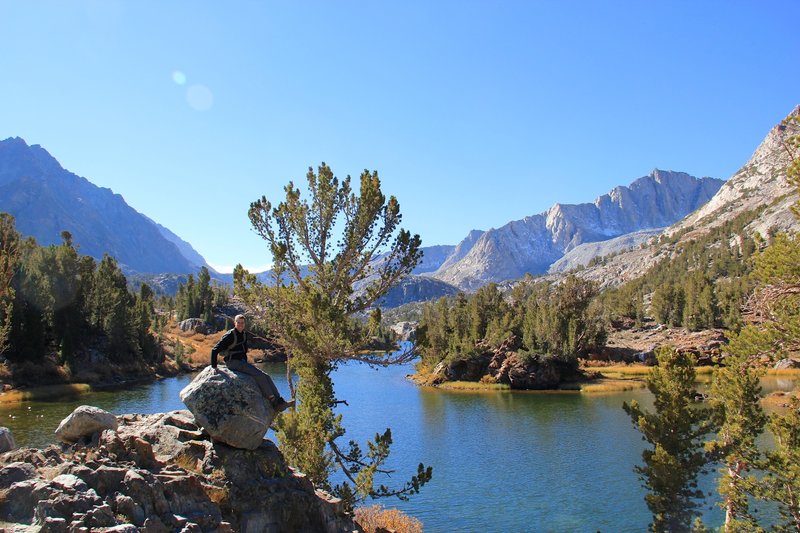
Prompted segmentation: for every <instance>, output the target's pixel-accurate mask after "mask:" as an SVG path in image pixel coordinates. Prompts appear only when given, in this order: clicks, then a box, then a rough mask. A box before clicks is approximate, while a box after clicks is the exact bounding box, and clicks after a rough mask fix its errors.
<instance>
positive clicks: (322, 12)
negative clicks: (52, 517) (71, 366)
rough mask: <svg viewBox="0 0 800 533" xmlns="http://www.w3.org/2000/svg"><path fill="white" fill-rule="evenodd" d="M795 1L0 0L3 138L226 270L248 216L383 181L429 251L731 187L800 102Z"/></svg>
mask: <svg viewBox="0 0 800 533" xmlns="http://www.w3.org/2000/svg"><path fill="white" fill-rule="evenodd" d="M798 20H800V2H798V1H797V0H783V1H778V0H772V1H770V0H762V1H752V0H746V1H744V0H719V1H697V0H692V1H661V2H643V1H638V0H636V1H634V0H630V1H613V0H604V1H600V0H596V1H589V0H585V1H578V0H571V1H570V0H564V1H556V0H552V1H534V0H529V1H503V0H497V1H488V0H487V1H470V0H457V1H434V0H403V1H391V2H390V1H375V0H371V1H366V0H365V1H346V0H342V1H337V2H332V1H328V0H326V1H315V2H306V1H289V0H286V1H281V2H273V1H252V2H244V1H231V2H212V1H197V0H192V1H188V0H169V1H161V2H157V1H155V0H136V1H117V0H93V1H79V0H71V1H69V2H64V1H63V0H55V1H49V2H48V1H39V0H0V39H1V40H2V49H1V50H0V138H6V137H12V136H19V137H22V138H24V139H25V140H26V141H27V142H28V143H29V144H40V145H42V146H43V147H44V148H46V149H47V150H48V151H49V152H50V153H51V154H53V156H54V157H56V158H57V159H58V160H59V161H60V162H61V164H62V165H63V166H64V167H65V168H67V169H68V170H71V171H72V172H74V173H76V174H78V175H81V176H84V177H86V178H88V179H89V180H90V181H92V182H93V183H95V184H96V185H99V186H102V187H109V188H111V189H112V190H114V192H117V193H120V194H122V195H123V196H124V198H125V200H126V201H127V202H128V203H129V204H130V205H131V206H132V207H134V208H135V209H137V210H138V211H140V212H142V213H144V214H146V215H147V216H149V217H151V218H152V219H154V220H156V221H157V222H159V223H161V224H163V225H164V226H166V227H168V228H170V229H171V230H172V231H174V232H175V233H177V234H178V235H180V236H181V237H182V238H184V239H185V240H187V241H189V242H190V243H191V244H192V245H193V246H194V247H195V248H196V249H197V250H198V251H199V252H200V253H201V254H202V255H203V256H204V257H205V258H206V259H207V261H208V262H209V263H210V264H211V265H213V266H215V267H218V268H222V269H223V270H226V267H228V269H229V268H230V267H232V265H235V264H236V263H239V262H241V263H242V264H244V265H245V266H247V267H249V268H251V269H255V270H260V269H261V268H262V267H264V266H265V265H267V264H268V263H269V262H270V256H269V253H268V250H267V247H266V246H265V244H264V242H263V241H262V240H261V239H260V238H259V237H258V236H257V235H255V233H253V231H252V230H251V229H250V223H249V221H248V219H247V208H248V206H249V204H250V202H252V201H254V200H256V199H257V198H259V197H261V196H262V195H266V196H267V197H268V198H269V199H271V200H273V203H277V200H280V197H281V194H282V188H283V185H285V184H286V183H287V182H288V181H289V180H294V181H295V183H302V182H304V181H305V172H306V170H307V168H308V167H309V166H310V165H313V166H315V167H316V165H318V164H319V163H320V162H321V161H325V162H326V163H328V164H329V165H330V166H331V167H332V168H333V170H334V172H335V173H336V174H337V175H339V176H341V177H343V176H345V175H347V174H350V175H352V176H353V177H354V178H357V176H358V175H359V174H360V172H361V171H362V170H363V169H365V168H366V169H370V170H378V172H379V174H380V176H381V180H382V183H383V188H384V191H385V192H386V193H387V194H393V195H395V196H397V198H398V200H399V201H400V205H401V210H402V212H403V214H404V222H403V225H404V227H406V228H407V229H409V230H411V231H412V232H414V233H419V234H420V235H421V237H422V240H423V244H424V245H434V244H457V243H458V242H459V241H460V240H461V239H462V238H463V237H465V236H466V234H467V233H468V232H469V230H471V229H473V228H474V229H489V228H492V227H499V226H501V225H503V224H505V223H506V222H509V221H511V220H515V219H519V218H522V217H524V216H527V215H532V214H536V213H540V212H542V211H544V210H546V209H547V208H548V207H549V206H550V205H552V204H553V203H555V202H562V203H579V202H587V201H592V200H593V199H594V198H595V197H597V196H599V195H601V194H604V193H605V192H607V191H608V190H610V189H611V188H612V187H614V186H616V185H622V184H628V183H630V182H631V181H633V180H634V179H636V178H638V177H641V176H644V175H646V174H648V173H650V171H651V170H652V169H653V168H661V169H666V170H676V171H684V172H688V173H690V174H693V175H695V176H713V177H720V178H728V177H730V175H731V174H733V173H734V172H735V171H736V170H737V169H738V168H739V167H740V166H741V165H742V164H743V163H744V162H745V161H746V160H747V159H748V158H749V156H750V155H751V153H752V152H753V150H755V148H756V146H757V145H758V144H759V143H760V142H761V140H762V139H763V138H764V136H765V135H766V134H767V133H768V131H769V130H770V128H771V127H772V126H774V125H775V124H776V123H777V122H779V121H780V120H781V119H782V118H783V117H784V116H785V115H787V114H788V113H789V112H790V111H791V110H792V108H793V107H794V106H795V105H797V104H799V103H800V68H798V64H800V53H799V52H800V31H798V29H797V21H798Z"/></svg>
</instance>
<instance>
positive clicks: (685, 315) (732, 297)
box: [600, 206, 766, 331]
mask: <svg viewBox="0 0 800 533" xmlns="http://www.w3.org/2000/svg"><path fill="white" fill-rule="evenodd" d="M765 207H766V206H763V207H761V208H759V209H757V210H755V211H750V212H746V213H742V214H741V215H739V216H737V217H735V218H734V219H732V220H730V221H727V222H725V223H724V224H721V225H720V226H718V227H715V228H712V229H711V230H710V231H708V232H707V233H706V234H705V235H702V236H699V237H697V238H694V239H691V240H686V241H683V242H680V244H678V239H679V237H680V236H681V235H680V234H675V235H673V236H672V237H670V238H662V239H661V245H667V244H670V245H672V246H673V247H674V249H673V250H672V253H671V254H669V255H668V256H666V257H665V258H664V259H662V260H661V261H659V262H658V263H656V264H655V265H653V267H651V268H650V269H649V270H648V271H647V273H645V275H644V276H642V277H640V278H637V279H635V280H632V281H630V282H628V283H625V284H624V285H622V286H621V287H617V288H614V289H609V290H606V291H605V292H604V293H603V294H602V295H601V297H600V303H601V305H602V308H603V313H604V315H605V316H606V317H608V318H609V319H611V320H616V319H619V318H621V317H627V318H632V319H635V320H637V321H638V322H641V320H642V319H643V318H644V312H645V309H644V297H645V295H647V294H652V299H651V303H650V309H649V311H650V315H651V316H652V317H653V318H655V319H656V321H658V322H660V323H662V324H668V325H671V326H685V327H687V328H688V329H690V330H699V329H705V328H711V327H716V326H719V325H722V326H725V327H727V328H729V329H731V330H734V331H738V329H739V328H740V327H741V326H742V324H743V322H742V318H741V306H742V304H743V303H744V300H745V297H746V295H747V294H748V293H749V291H750V290H751V289H752V283H753V282H752V281H751V280H750V279H749V276H748V274H749V273H750V271H751V269H752V266H753V263H752V260H751V258H752V256H753V254H754V252H755V250H756V248H757V246H756V243H755V240H754V239H753V238H752V237H750V236H748V235H747V233H746V231H745V228H746V226H747V225H748V224H749V223H750V222H752V221H753V220H755V219H756V218H757V217H758V216H759V214H760V213H761V211H762V210H763V209H764V208H765Z"/></svg>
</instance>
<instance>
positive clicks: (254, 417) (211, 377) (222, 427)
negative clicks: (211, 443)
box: [180, 365, 275, 450]
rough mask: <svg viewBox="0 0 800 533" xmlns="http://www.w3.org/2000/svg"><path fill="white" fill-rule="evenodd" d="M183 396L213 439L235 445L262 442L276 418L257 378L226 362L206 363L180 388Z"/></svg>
mask: <svg viewBox="0 0 800 533" xmlns="http://www.w3.org/2000/svg"><path fill="white" fill-rule="evenodd" d="M180 398H181V401H182V402H183V403H184V404H186V407H187V408H188V409H189V411H191V413H192V415H194V417H195V419H196V420H197V423H198V424H199V425H200V426H201V427H202V428H203V429H204V430H205V431H206V432H208V434H209V435H210V436H211V438H212V439H214V440H216V441H219V442H224V443H225V444H228V445H229V446H233V447H235V448H244V449H247V450H255V449H256V448H258V447H259V446H261V441H262V440H263V439H264V434H265V433H266V432H267V429H269V425H270V424H271V423H272V419H273V418H275V411H274V410H273V409H272V406H271V405H269V403H268V402H266V401H265V400H264V397H263V396H262V395H261V391H260V390H259V388H258V385H257V384H256V381H255V379H253V378H252V377H250V376H247V375H244V374H240V373H237V372H234V371H232V370H230V369H228V368H226V367H225V366H223V365H220V366H218V367H217V368H216V369H213V368H211V367H210V366H209V367H206V368H205V370H203V371H202V372H200V374H198V375H197V377H195V378H194V380H193V381H192V382H191V383H190V384H188V385H187V386H186V387H185V388H184V389H183V390H182V391H181V392H180Z"/></svg>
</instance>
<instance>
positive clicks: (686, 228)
mask: <svg viewBox="0 0 800 533" xmlns="http://www.w3.org/2000/svg"><path fill="white" fill-rule="evenodd" d="M789 116H800V106H797V107H795V108H794V110H793V111H792V112H791V113H790V114H789ZM798 134H800V125H798V124H797V122H790V123H788V124H785V123H783V122H782V123H781V124H778V125H776V126H775V127H773V128H772V129H771V130H770V132H769V133H768V134H767V136H766V137H765V138H764V140H763V141H762V143H761V144H760V145H759V146H758V148H756V150H755V152H753V155H752V156H751V157H750V159H749V160H748V161H747V162H746V163H745V164H744V166H742V168H741V169H739V170H738V171H737V172H736V173H735V174H734V175H733V176H731V178H730V179H729V180H727V181H726V182H725V184H724V185H723V186H722V187H720V188H719V190H718V191H717V192H716V194H714V196H713V197H712V198H711V200H710V201H708V202H707V203H706V204H705V205H703V206H702V207H701V208H700V209H698V210H697V211H694V212H693V213H691V214H690V215H689V216H687V217H685V218H684V219H682V220H680V221H678V222H677V223H675V224H673V225H671V226H670V227H668V228H667V229H665V230H664V233H665V234H666V235H675V234H679V233H680V234H682V235H683V236H682V237H681V240H690V239H694V238H696V237H697V236H698V235H700V234H703V233H705V232H708V231H710V230H711V229H712V228H714V227H716V226H719V225H721V224H723V223H725V222H726V221H728V220H732V219H733V218H735V217H737V216H739V215H741V214H743V213H746V212H751V211H754V210H756V209H760V208H764V209H763V211H761V212H760V213H759V215H758V217H757V218H756V219H755V220H754V221H753V222H752V223H750V224H749V225H748V226H747V227H746V228H745V231H746V232H748V233H749V234H751V235H752V234H755V233H756V232H758V233H760V234H761V235H766V234H767V232H772V231H782V232H786V231H790V232H791V231H797V230H798V221H797V220H796V219H795V218H794V216H793V215H792V212H791V210H790V206H791V205H792V204H793V203H794V202H795V201H797V199H798V196H797V191H796V190H795V188H794V187H793V186H792V185H791V184H790V183H789V182H788V179H787V176H786V169H787V166H788V164H789V163H790V161H791V157H790V155H789V153H788V152H787V150H786V147H785V144H784V143H785V141H786V139H787V138H788V137H790V136H793V135H798ZM671 246H672V245H671V244H669V243H665V244H664V245H661V246H651V247H646V248H638V247H637V248H635V249H631V250H630V251H628V252H625V253H621V254H619V255H616V256H615V257H613V258H612V259H611V260H610V261H607V262H605V264H602V265H597V266H593V267H590V268H587V269H585V270H583V271H581V272H580V275H581V277H584V278H587V279H591V280H595V281H597V282H598V283H600V284H601V286H608V285H616V284H620V283H623V282H625V281H629V280H631V279H634V278H636V277H639V276H641V275H643V274H644V273H645V272H647V270H648V269H649V268H650V267H651V266H652V265H654V264H655V263H656V262H657V261H659V260H660V259H662V258H664V257H668V256H669V254H670V253H671V252H670V247H671Z"/></svg>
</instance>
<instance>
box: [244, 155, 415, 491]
mask: <svg viewBox="0 0 800 533" xmlns="http://www.w3.org/2000/svg"><path fill="white" fill-rule="evenodd" d="M307 182H308V192H309V200H305V199H303V198H301V193H300V190H299V189H296V188H295V186H294V184H293V183H291V182H290V183H289V184H288V185H287V186H286V187H285V192H286V197H285V200H284V201H282V202H281V203H280V204H279V205H278V206H277V207H275V208H273V206H272V204H271V203H270V202H269V201H268V200H267V199H266V198H265V197H262V198H261V199H260V200H257V201H256V202H253V203H252V204H251V206H250V210H249V213H248V215H249V217H250V221H251V222H252V224H253V228H254V229H255V231H256V232H257V233H258V234H259V235H261V237H262V238H264V239H265V240H266V241H267V243H268V245H269V247H270V250H271V252H272V255H273V259H274V263H273V265H274V267H273V272H274V275H275V279H274V281H275V283H274V286H266V285H264V284H261V283H259V282H257V281H256V279H255V276H253V275H252V274H249V273H248V272H246V271H245V270H244V269H242V268H241V267H240V266H237V268H236V270H235V271H234V286H235V291H236V294H240V295H242V296H243V297H244V298H245V299H246V301H248V303H250V304H251V306H252V308H254V309H255V308H258V309H263V310H264V313H265V318H267V321H268V323H269V325H270V330H271V331H272V332H273V334H274V335H275V336H276V337H277V339H278V342H279V343H280V344H281V345H282V346H283V347H284V348H285V349H286V350H287V353H288V355H289V360H288V363H289V365H290V367H291V368H292V369H293V370H294V371H295V372H296V373H297V375H298V378H299V381H298V384H297V391H296V392H297V398H298V400H299V402H298V408H297V410H296V411H288V412H286V413H284V414H283V415H282V416H281V417H280V418H279V419H278V421H277V422H276V425H277V427H278V434H279V440H280V443H281V448H282V451H283V452H284V454H285V455H286V457H287V459H288V460H289V461H290V463H292V464H294V465H295V466H298V467H299V468H301V469H302V470H303V472H305V473H306V474H307V475H308V476H309V478H310V479H311V480H312V481H313V482H314V483H316V484H318V485H320V486H322V487H325V488H329V489H334V490H335V492H336V493H338V494H340V495H341V496H343V497H344V498H345V499H346V501H347V502H348V503H349V504H352V503H353V501H354V499H355V498H363V497H366V496H373V497H377V496H387V495H397V496H400V497H407V495H408V494H413V493H415V492H417V491H418V490H419V488H420V486H421V485H423V484H424V483H425V482H426V481H427V480H428V479H430V476H431V471H430V468H424V467H423V465H419V469H418V473H417V475H416V476H414V477H413V478H412V479H411V481H410V482H409V483H407V484H406V485H405V486H403V487H402V488H400V489H397V490H390V489H388V488H386V487H384V486H383V485H381V486H380V487H375V485H374V483H373V476H374V474H375V473H378V472H385V470H384V469H383V468H382V467H383V463H384V461H385V460H386V456H387V455H388V450H389V444H390V443H391V432H390V431H389V430H388V429H387V430H386V432H384V433H383V434H382V435H377V436H376V439H375V440H374V441H373V442H370V443H369V452H367V453H366V454H364V453H362V450H361V448H360V447H359V446H358V445H357V444H356V443H354V442H351V443H350V447H349V449H343V448H341V447H340V446H339V444H338V443H337V441H338V439H339V438H341V437H342V436H343V435H344V434H345V430H344V427H343V425H342V419H341V415H335V414H334V411H333V409H334V406H335V405H336V403H337V400H336V398H335V395H334V389H333V382H332V380H331V372H332V370H333V369H334V367H335V366H336V364H337V363H339V362H342V361H346V360H349V359H358V360H362V361H365V362H368V363H371V364H377V365H385V364H391V363H395V362H401V361H405V360H407V359H409V358H410V356H411V354H404V355H402V356H400V357H395V356H392V355H389V354H385V355H381V354H375V355H367V356H362V355H358V349H359V348H361V347H363V346H365V345H366V343H367V342H368V338H367V337H366V335H365V333H366V331H365V328H363V326H362V325H361V324H360V323H359V322H358V321H357V320H355V318H354V317H355V315H356V314H358V313H361V312H363V311H365V310H366V309H368V308H369V307H371V306H372V305H373V304H374V303H375V302H376V301H378V300H379V298H381V297H382V296H383V295H385V294H386V292H387V291H388V290H389V289H390V288H391V287H392V286H394V285H395V284H396V283H397V282H398V281H399V280H400V279H401V278H402V277H403V276H405V275H407V274H408V273H410V272H411V270H412V269H413V268H414V266H416V264H417V263H418V262H419V260H420V258H421V255H422V254H421V252H420V250H419V247H420V239H419V236H416V235H415V236H412V235H411V234H410V233H408V232H407V231H405V230H401V229H400V228H399V224H400V221H401V215H400V206H399V203H398V202H397V200H396V199H395V198H394V197H391V198H388V199H387V198H386V197H385V196H384V194H383V193H382V192H381V188H380V180H379V178H378V174H377V172H372V173H370V172H368V171H364V172H363V173H362V174H361V179H360V189H359V191H358V194H356V193H355V192H353V191H352V190H351V188H350V177H349V176H348V177H347V178H345V179H344V180H342V181H341V182H340V181H339V179H338V178H336V177H335V176H334V175H333V172H332V171H331V169H330V168H329V167H328V166H327V165H325V164H324V163H323V164H322V165H320V167H319V168H318V170H317V172H314V170H313V169H311V168H309V171H308V174H307ZM384 250H388V251H387V252H386V255H385V256H384V258H383V259H382V261H381V262H379V263H373V261H372V260H373V259H375V258H376V257H377V255H378V254H380V253H381V252H382V251H384ZM305 265H308V270H307V272H306V271H305V270H304V266H305ZM306 274H307V275H306ZM356 284H359V285H361V287H362V288H361V290H360V291H359V292H358V293H356V292H355V286H356ZM335 467H339V468H340V469H341V471H342V472H343V473H344V475H345V477H347V478H348V480H349V482H350V483H352V485H350V483H344V484H342V485H339V486H337V487H335V488H334V487H331V486H330V481H329V478H330V474H331V473H332V471H333V470H334V469H335ZM353 487H355V488H353Z"/></svg>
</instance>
